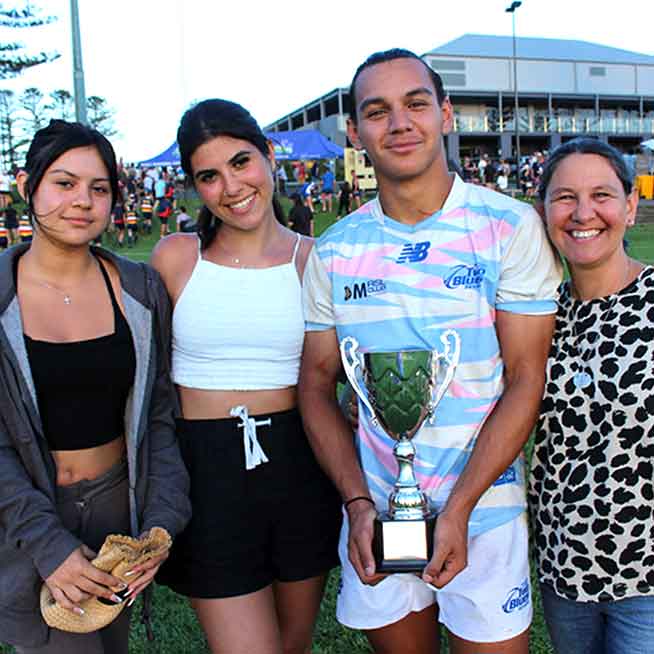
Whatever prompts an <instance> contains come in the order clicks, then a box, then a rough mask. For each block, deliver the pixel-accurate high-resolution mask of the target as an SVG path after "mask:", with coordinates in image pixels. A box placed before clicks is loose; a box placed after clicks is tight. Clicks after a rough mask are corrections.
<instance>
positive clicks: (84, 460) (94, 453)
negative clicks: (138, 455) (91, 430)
mask: <svg viewBox="0 0 654 654" xmlns="http://www.w3.org/2000/svg"><path fill="white" fill-rule="evenodd" d="M125 449H126V446H125V437H124V436H119V437H118V438H115V439H114V440H112V441H109V442H108V443H105V444H104V445H99V446H98V447H89V448H88V449H85V450H51V452H50V453H51V454H52V458H53V459H54V461H55V465H56V466H57V486H70V485H71V484H76V483H77V482H78V481H82V479H89V480H91V479H97V478H98V477H100V476H101V475H103V474H104V473H105V472H107V471H108V470H109V469H111V468H112V467H113V466H115V465H116V464H117V463H118V462H120V461H121V460H122V459H123V458H124V457H125Z"/></svg>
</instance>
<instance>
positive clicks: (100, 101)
mask: <svg viewBox="0 0 654 654" xmlns="http://www.w3.org/2000/svg"><path fill="white" fill-rule="evenodd" d="M86 114H87V115H86V117H87V120H88V122H89V126H91V127H93V129H97V130H98V132H101V133H102V134H104V135H105V136H106V137H107V138H110V137H112V136H114V135H115V134H117V131H116V128H115V125H114V117H115V115H116V112H115V111H114V109H112V108H111V107H110V106H109V103H108V102H107V101H106V99H105V98H102V97H100V96H98V95H91V96H89V97H88V98H86Z"/></svg>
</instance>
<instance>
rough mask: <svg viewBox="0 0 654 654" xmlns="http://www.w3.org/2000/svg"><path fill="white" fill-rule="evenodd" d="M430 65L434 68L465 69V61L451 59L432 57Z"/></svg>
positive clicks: (439, 69)
mask: <svg viewBox="0 0 654 654" xmlns="http://www.w3.org/2000/svg"><path fill="white" fill-rule="evenodd" d="M431 67H432V68H433V69H434V70H438V71H441V70H465V69H466V62H465V61H454V60H451V59H432V60H431Z"/></svg>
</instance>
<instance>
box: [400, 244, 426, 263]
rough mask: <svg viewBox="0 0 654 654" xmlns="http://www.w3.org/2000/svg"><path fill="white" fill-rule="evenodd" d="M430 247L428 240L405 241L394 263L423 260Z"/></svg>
mask: <svg viewBox="0 0 654 654" xmlns="http://www.w3.org/2000/svg"><path fill="white" fill-rule="evenodd" d="M430 247H431V243H430V242H429V241H421V242H420V243H405V244H404V246H403V247H402V252H400V256H399V257H398V258H397V259H396V260H395V263H418V262H419V261H424V260H425V259H426V258H427V255H428V254H429V248H430Z"/></svg>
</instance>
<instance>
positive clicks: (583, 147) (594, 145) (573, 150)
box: [538, 136, 634, 202]
mask: <svg viewBox="0 0 654 654" xmlns="http://www.w3.org/2000/svg"><path fill="white" fill-rule="evenodd" d="M571 154H597V155H599V156H600V157H604V159H606V161H607V162H608V163H609V165H610V166H611V168H613V170H614V172H615V174H616V175H617V176H618V179H619V180H620V183H621V184H622V188H623V189H624V192H625V195H629V193H631V191H632V190H633V188H634V176H633V173H632V172H631V170H630V169H629V166H628V165H627V162H626V161H625V160H624V157H623V156H622V153H621V152H620V150H617V149H616V148H614V147H613V146H612V145H609V144H608V143H605V142H604V141H600V140H599V139H594V138H590V137H588V136H579V137H577V138H576V139H572V140H571V141H568V142H567V143H563V144H562V145H559V146H558V147H557V148H556V149H555V150H553V151H552V154H550V156H549V157H548V158H547V161H546V162H545V166H544V167H543V172H542V174H541V176H540V183H539V185H538V197H539V198H540V199H541V201H542V202H545V196H546V195H547V187H548V186H549V185H550V182H551V181H552V176H553V175H554V173H555V171H556V169H557V168H558V167H559V164H560V163H561V162H562V161H563V160H564V159H565V158H566V157H568V156H570V155H571Z"/></svg>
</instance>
